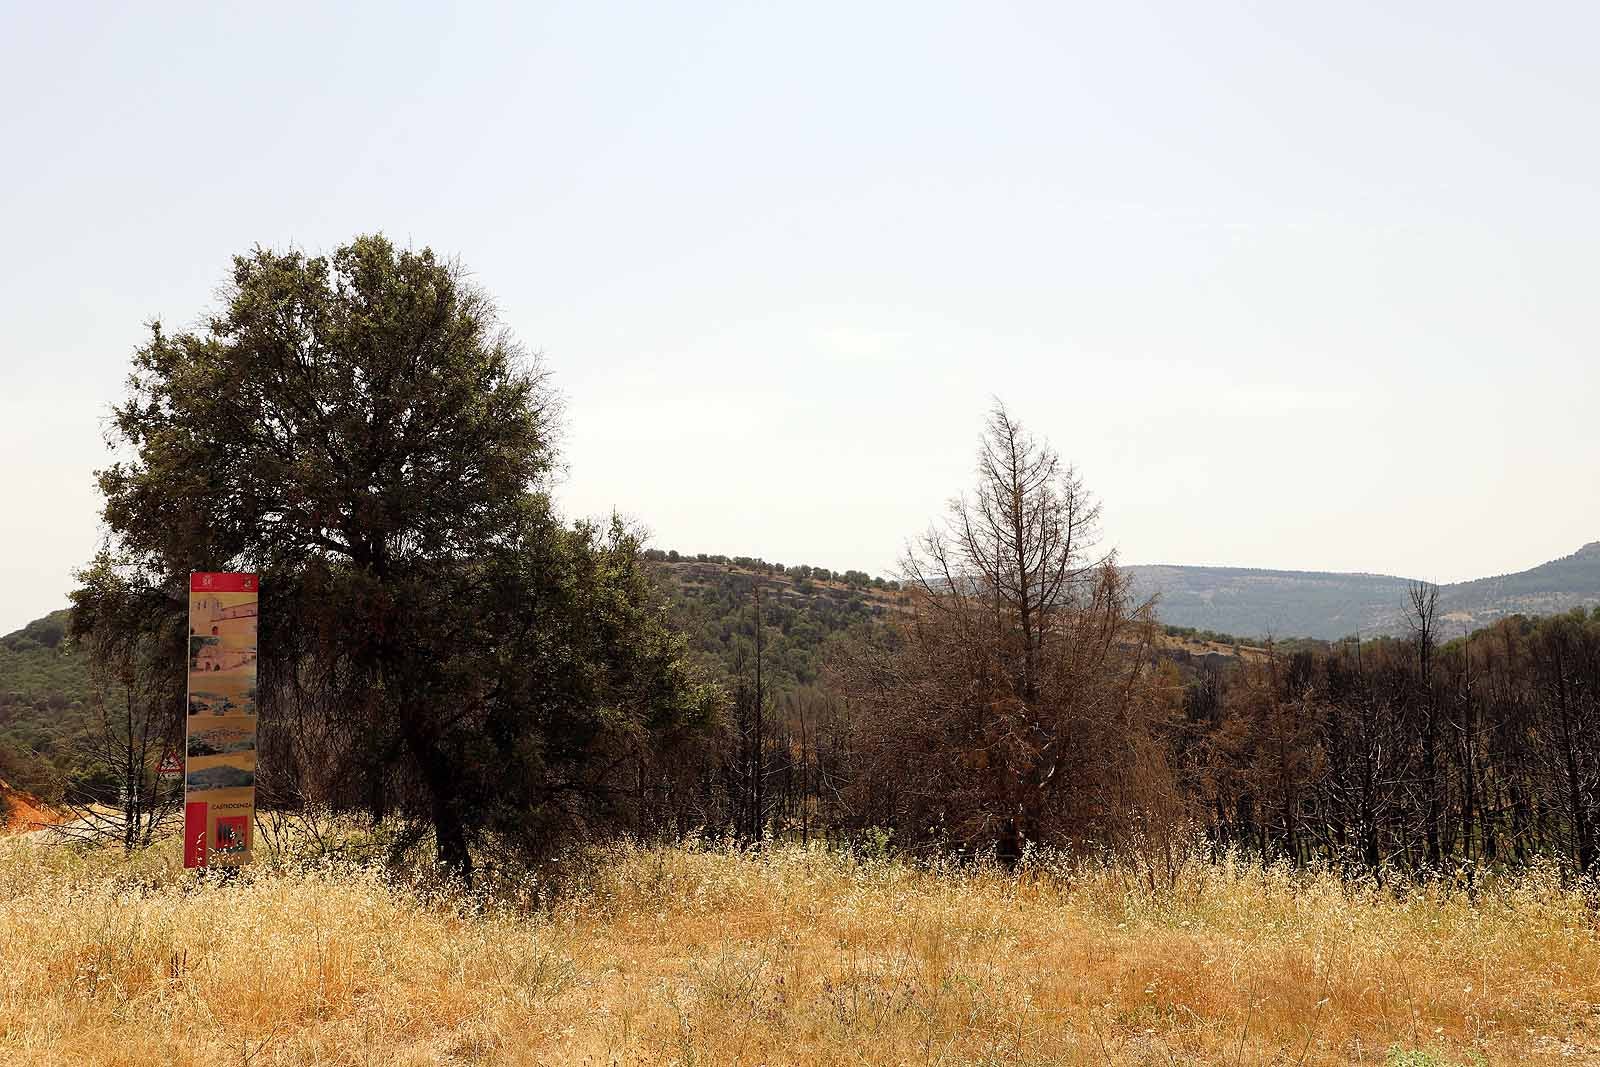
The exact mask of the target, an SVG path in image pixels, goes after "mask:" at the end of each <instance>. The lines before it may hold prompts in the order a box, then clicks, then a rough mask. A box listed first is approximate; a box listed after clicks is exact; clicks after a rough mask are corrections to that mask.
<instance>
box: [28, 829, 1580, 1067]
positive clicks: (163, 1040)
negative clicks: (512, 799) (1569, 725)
mask: <svg viewBox="0 0 1600 1067" xmlns="http://www.w3.org/2000/svg"><path fill="white" fill-rule="evenodd" d="M175 856H176V853H175V849H174V848H172V847H163V848H161V849H157V850H152V851H151V852H150V853H147V854H145V855H142V856H136V857H134V858H132V859H131V860H125V859H122V858H120V857H115V856H108V855H83V854H79V853H74V852H72V851H70V850H67V849H62V848H46V847H42V846H39V845H36V844H30V843H26V842H21V841H9V842H0V961H3V965H0V1063H4V1064H7V1065H11V1067H23V1065H29V1067H32V1065H40V1067H43V1065H50V1067H57V1065H62V1064H105V1065H110V1064H118V1065H140V1067H143V1065H155V1064H173V1065H189V1064H232V1065H240V1067H244V1065H251V1067H267V1065H272V1064H348V1065H383V1067H406V1065H412V1064H441V1063H442V1064H529V1065H531V1064H593V1065H609V1064H618V1065H622V1064H672V1063H676V1064H681V1065H689V1064H762V1063H765V1064H780V1063H781V1064H836V1063H838V1064H845V1063H849V1064H879V1063H882V1064H902V1063H904V1064H1056V1063H1062V1064H1080V1063H1081V1064H1286V1065H1287V1064H1346V1063H1368V1064H1404V1065H1408V1067H1420V1065H1435V1067H1442V1065H1447V1064H1478V1063H1489V1064H1542V1063H1549V1064H1557V1063H1559V1064H1572V1063H1594V1062H1600V1014H1597V1013H1600V937H1597V929H1596V919H1595V915H1594V914H1593V913H1592V912H1591V911H1590V910H1589V909H1588V908H1587V907H1586V904H1585V901H1584V900H1583V898H1582V897H1581V896H1579V895H1578V894H1576V893H1574V892H1571V891H1567V890H1564V889H1562V888H1561V887H1560V886H1559V884H1558V883H1557V881H1556V880H1555V879H1553V878H1551V877H1549V876H1546V875H1540V874H1533V875H1529V876H1525V877H1523V878H1521V879H1520V880H1518V881H1516V882H1515V883H1506V884H1499V885H1495V886H1493V887H1492V888H1491V889H1489V890H1487V891H1485V892H1483V893H1481V894H1480V895H1479V898H1478V900H1477V901H1476V902H1472V901H1469V900H1468V899H1467V898H1466V896H1465V895H1464V894H1461V893H1459V892H1445V891H1423V892H1416V893H1413V894H1410V895H1407V896H1404V897H1401V898H1396V897H1394V896H1392V895H1389V894H1386V893H1384V892H1382V891H1380V890H1376V889H1372V888H1357V889H1351V888H1349V887H1347V886H1344V885H1341V884H1340V883H1339V882H1338V881H1337V880H1336V879H1334V878H1332V877H1329V876H1296V875H1294V874H1292V873H1290V872H1287V871H1281V870H1269V871H1262V870H1260V869H1259V868H1255V867H1251V866H1249V865H1245V864H1233V865H1226V864H1225V865H1210V864H1203V863H1193V864H1190V865H1188V866H1186V867H1185V868H1184V869H1183V870H1182V872H1181V876H1180V878H1179V879H1178V884H1177V887H1176V889H1175V890H1172V891H1170V892H1152V891H1150V890H1149V889H1148V888H1145V887H1144V883H1143V882H1142V881H1141V880H1140V879H1138V878H1137V877H1135V876H1134V875H1133V874H1132V872H1128V871H1121V870H1118V869H1115V868H1107V867H1086V868H1082V869H1074V868H1071V867H1069V866H1067V865H1065V864H1057V865H1054V866H1053V867H1052V866H1051V865H1041V866H1040V867H1039V868H1038V869H1035V870H1033V871H1032V872H1031V873H1028V874H1025V875H1023V876H1022V877H1020V878H1018V877H1016V876H1008V875H1005V874H1003V873H1001V872H998V871H995V870H990V869H983V868H976V869H973V868H968V869H966V870H962V871H946V872H928V871H923V870H917V869H912V868H908V867H906V866H902V865H898V864H895V863H892V862H886V861H876V860H874V861H865V860H856V859H852V858H850V857H847V856H841V855H838V854H836V853H830V852H827V851H824V850H820V849H815V848H813V849H809V850H807V849H801V848H798V847H779V848H775V849H773V850H771V851H769V852H768V853H767V854H765V855H762V856H759V857H753V856H748V855H744V854H740V853H737V852H728V851H719V850H715V849H689V848H678V849H655V850H653V849H642V848H627V847H619V848H614V849H610V850H607V851H605V852H603V853H599V854H596V855H591V856H589V857H586V858H584V859H582V860H580V861H578V862H576V863H575V864H572V865H571V867H572V871H571V873H569V874H567V875H566V876H565V877H564V879H563V881H564V888H563V891H562V892H561V894H560V895H559V896H558V897H556V898H555V899H554V901H553V902H546V903H543V904H540V905H539V906H532V905H531V904H529V903H526V902H524V903H521V904H517V903H514V902H513V903H506V902H504V898H501V899H500V900H499V901H498V902H485V901H484V900H483V899H473V898H464V897H461V896H454V897H451V896H439V895H437V894H428V893H423V892H419V891H417V890H415V889H411V888H406V887H405V886H403V885H399V884H396V883H395V881H394V880H393V879H389V878H385V877H384V876H383V875H382V874H380V873H379V872H377V871H376V870H361V869H350V868H335V867H331V866H329V867H322V868H320V869H319V868H317V867H314V866H313V867H298V868H293V869H291V868H286V867H279V868H276V869H275V868H273V867H272V866H271V865H269V864H263V865H261V866H259V867H257V868H256V869H254V870H252V871H249V872H247V873H245V874H243V875H242V876H240V877H238V878H235V879H233V880H231V881H227V882H224V881H221V880H217V879H207V880H205V881H203V882H198V883H197V881H196V880H195V879H194V878H193V877H192V876H185V874H184V872H183V871H182V870H181V869H175Z"/></svg>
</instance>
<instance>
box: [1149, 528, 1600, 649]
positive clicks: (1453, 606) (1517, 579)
mask: <svg viewBox="0 0 1600 1067" xmlns="http://www.w3.org/2000/svg"><path fill="white" fill-rule="evenodd" d="M1127 569H1128V571H1129V572H1130V573H1132V575H1133V577H1134V583H1135V589H1136V590H1137V592H1138V594H1139V595H1140V596H1141V597H1143V596H1150V595H1154V594H1159V597H1160V600H1159V603H1158V608H1157V611H1158V613H1159V614H1160V616H1161V619H1162V621H1163V622H1165V623H1167V624H1169V625H1173V626H1185V627H1194V628H1199V629H1208V630H1217V631H1222V632H1225V633H1235V634H1250V635H1263V634H1272V635H1274V636H1278V637H1314V638H1320V639H1323V640H1333V639H1336V638H1340V637H1346V636H1349V635H1350V634H1352V633H1355V632H1357V631H1360V633H1361V634H1362V635H1363V636H1376V635H1380V634H1398V633H1401V632H1403V631H1404V630H1405V605H1406V588H1407V586H1408V585H1409V584H1410V582H1411V581H1412V579H1409V578H1400V577H1396V576H1393V575H1387V574H1340V573H1333V572H1323V571H1272V570H1255V569H1252V568H1245V567H1180V566H1166V565H1136V566H1131V567H1128V568H1127ZM1439 604H1440V608H1441V610H1442V611H1443V613H1444V616H1445V619H1446V621H1447V624H1448V626H1449V627H1450V629H1452V630H1455V629H1469V630H1470V629H1476V628H1478V627H1482V626H1487V625H1489V624H1491V623H1493V622H1494V621H1495V620H1496V619H1499V618H1503V617H1505V616H1507V615H1515V614H1519V613H1520V614H1524V615H1549V614H1554V613H1556V612H1561V611H1567V610H1570V609H1571V608H1576V607H1592V606H1594V605H1596V604H1600V541H1596V542H1592V543H1590V544H1587V545H1585V546H1583V547H1582V548H1580V549H1579V550H1578V551H1577V552H1574V553H1573V554H1572V555H1570V556H1564V557H1562V558H1561V559H1556V560H1551V561H1550V562H1548V563H1543V564H1540V565H1539V566H1537V567H1533V568H1530V569H1528V570H1525V571H1519V572H1517V573H1515V574H1503V575H1499V576H1496V577H1493V578H1479V579H1475V580H1473V581H1467V582H1456V583H1453V584H1449V585H1442V586H1440V587H1439Z"/></svg>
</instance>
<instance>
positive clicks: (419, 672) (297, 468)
mask: <svg viewBox="0 0 1600 1067" xmlns="http://www.w3.org/2000/svg"><path fill="white" fill-rule="evenodd" d="M557 413H558V400H557V396H556V394H555V393H554V391H553V390H552V389H551V388H550V385H549V382H548V380H547V374H546V372H545V370H544V369H543V367H542V365H541V364H540V362H539V361H538V360H537V359H536V358H534V357H533V356H531V355H530V354H529V353H528V352H527V351H526V350H525V349H524V348H523V347H522V346H521V345H520V344H519V343H518V342H517V341H516V340H515V338H514V337H513V336H512V335H511V333H510V332H509V331H508V330H507V329H506V328H505V327H504V326H503V324H502V323H501V322H500V320H499V318H498V315H497V313H496V309H495V306H494V304H493V302H492V301H491V300H490V299H489V297H488V296H487V295H486V293H485V292H484V291H483V290H482V289H480V288H478V287H477V286H475V285H473V284H472V283H471V282H470V281H469V280H468V278H467V275H466V272H465V271H464V270H463V269H462V268H461V267H460V266H459V265H458V264H455V263H452V262H447V261H444V260H441V259H440V258H438V257H437V256H435V254H434V253H433V252H432V251H431V250H428V249H423V250H422V251H411V250H407V249H399V248H396V247H395V246H394V245H393V244H392V243H391V242H390V241H388V240H387V239H385V238H384V237H382V236H364V237H359V238H357V239H355V240H354V241H352V242H351V243H350V244H348V245H345V246H343V247H341V248H339V249H337V250H336V251H335V252H334V253H333V254H332V255H331V256H328V257H307V256H306V255H304V254H303V253H301V252H298V251H289V252H277V251H272V250H268V249H263V248H257V249H255V250H254V251H253V252H251V253H250V254H248V255H242V256H239V257H236V258H235V260H234V266H233V272H232V278H231V282H230V284H229V286H228V287H227V289H226V291H225V293H224V300H223V305H222V307H221V308H220V310H218V311H217V312H216V313H215V314H213V315H211V316H210V317H208V318H207V319H205V321H204V322H203V324H202V325H201V326H200V327H198V328H196V329H192V330H185V331H181V332H176V333H170V332H168V331H167V330H165V329H164V328H163V327H162V326H161V324H159V323H156V324H153V325H152V326H151V328H150V337H149V340H148V342H147V343H146V344H145V345H144V346H143V347H141V348H140V349H139V350H138V351H137V353H136V354H135V357H134V370H133V373H132V375H131V376H130V378H129V383H128V395H127V399H126V400H125V402H124V403H122V404H121V405H119V406H117V407H116V408H115V409H114V421H113V425H112V430H111V434H110V438H111V440H110V444H111V446H112V447H113V448H114V449H115V450H117V451H118V453H119V459H118V460H117V462H115V463H113V464H112V465H111V466H110V467H108V468H107V469H106V470H104V471H102V472H100V474H99V482H100V488H101V491H102V493H103V494H104V497H105V509H104V515H105V519H106V522H107V524H108V526H109V527H110V529H111V531H112V544H111V545H110V546H109V550H108V555H107V559H106V561H105V562H106V563H107V564H108V565H111V566H114V567H116V568H117V569H118V571H119V573H120V574H121V575H123V577H124V579H125V580H124V582H123V584H122V585H121V586H119V588H125V589H128V590H131V591H134V592H138V591H140V590H151V589H155V590H160V591H162V592H164V593H165V594H166V599H167V602H168V603H169V604H171V605H174V606H176V605H178V604H179V603H180V602H181V595H182V594H181V590H182V589H183V588H185V586H184V582H183V578H184V575H185V574H186V572H188V571H191V570H229V569H248V570H255V571H258V572H259V573H260V574H261V584H262V590H263V596H262V607H261V616H260V633H261V642H262V658H261V664H262V666H261V678H262V699H261V706H262V710H263V724H262V733H263V739H262V745H263V748H264V749H275V751H273V753H272V754H273V755H275V756H276V757H277V758H276V759H273V760H271V761H270V762H269V766H275V767H277V768H278V769H279V771H278V773H276V774H273V773H270V772H269V773H267V774H265V775H264V776H263V777H262V778H261V779H260V780H261V782H262V784H263V787H264V788H272V787H274V784H275V785H276V788H278V789H280V790H281V791H283V793H284V796H283V797H280V798H279V799H280V800H289V801H306V800H312V801H327V802H330V803H335V804H339V805H344V806H361V807H365V808H367V809H368V810H370V811H371V812H372V813H373V814H374V815H387V814H400V815H403V816H405V817H406V818H407V820H408V821H409V822H410V823H412V824H413V825H414V826H416V827H418V828H419V829H420V828H422V827H426V828H428V829H431V830H432V831H433V833H434V834H435V836H436V840H437V845H438V849H439V854H440V856H441V858H442V859H443V860H445V861H446V862H448V863H450V864H452V865H453V866H455V867H457V868H459V869H461V870H462V871H469V870H470V867H471V855H470V846H471V844H472V843H473V841H474V840H478V839H480V838H481V835H482V834H483V833H486V832H497V833H501V834H506V835H511V836H517V835H521V836H524V837H529V835H527V834H526V833H524V831H525V830H526V829H527V827H528V826H532V825H540V826H546V827H556V826H560V827H565V828H567V829H569V830H570V829H574V828H581V827H582V826H583V825H585V824H586V821H589V820H592V819H594V818H597V817H602V816H604V815H605V814H607V813H614V812H615V811H616V805H615V803H614V801H615V799H616V797H615V792H616V791H615V789H614V788H612V785H613V781H614V780H615V779H616V778H617V777H618V776H619V775H620V774H621V773H622V771H623V770H624V769H627V770H630V771H633V772H635V773H634V774H633V777H632V780H633V781H635V782H637V781H638V780H640V778H639V773H640V772H641V767H640V766H639V764H638V760H639V759H641V758H643V757H642V754H643V753H644V752H645V750H646V747H647V746H641V745H639V744H638V741H639V739H640V738H641V737H644V736H646V735H652V734H669V733H671V732H673V731H676V730H680V729H688V728H692V727H694V726H695V725H696V724H704V723H705V722H706V721H707V720H708V719H709V717H710V716H711V715H712V714H713V712H714V707H715V701H716V699H717V694H716V692H715V691H714V690H713V689H711V688H710V687H709V686H707V685H705V684H704V683H702V682H701V681H700V680H699V679H698V677H697V676H695V674H694V672H693V671H692V670H691V669H690V668H689V667H688V665H687V663H686V660H685V658H684V648H683V642H682V640H681V638H678V637H677V636H675V635H674V634H672V633H671V632H670V631H669V630H668V629H667V628H666V627H665V624H664V622H663V621H662V618H661V616H660V613H659V612H658V611H655V610H654V609H653V608H652V607H651V606H650V604H649V600H650V596H651V587H650V584H649V583H648V582H646V581H644V580H643V579H642V578H641V577H640V575H639V570H638V568H639V562H638V558H637V557H638V553H639V544H638V540H637V538H636V537H634V536H632V535H631V534H629V533H628V531H626V530H625V529H624V528H622V527H621V525H620V524H615V525H614V526H613V528H612V529H611V530H609V531H600V530H597V529H595V528H593V527H591V526H588V525H579V526H577V527H575V528H574V527H569V526H567V525H565V524H564V523H563V522H561V521H560V520H559V519H558V518H557V517H556V515H555V514H554V512H553V510H552V507H551V504H550V501H549V497H548V494H547V493H546V492H545V487H544V480H545V478H546V476H547V474H548V473H549V471H550V470H551V468H552V465H553V463H554V462H555V447H554V438H555V432H556V428H557V422H556V419H557ZM100 585H101V587H103V586H104V583H100ZM85 588H86V590H89V589H91V588H93V586H86V587H85ZM83 599H84V598H83V597H81V596H80V601H82V600H83ZM169 614H170V615H171V618H169V619H166V620H165V621H164V622H163V623H157V622H154V621H152V623H151V624H152V625H182V624H181V621H178V620H179V619H180V617H181V614H180V612H179V611H178V610H176V607H175V610H174V611H172V612H169ZM94 618H101V619H118V618H124V616H123V615H122V614H119V613H117V612H112V611H108V610H102V611H98V612H92V613H85V614H84V616H83V619H82V622H81V624H80V625H81V626H83V627H85V628H86V627H89V626H92V625H93V619H94ZM143 618H145V619H147V620H152V619H153V615H152V614H150V613H147V614H146V615H145V616H143ZM174 669H176V667H174ZM291 725H292V728H291ZM624 765H626V768H625V767H624ZM488 793H493V794H494V797H493V800H494V802H493V803H488V802H487V799H488V798H487V796H486V795H485V794H488ZM533 836H537V837H539V839H540V840H546V841H547V840H548V835H533ZM529 839H530V840H531V839H532V838H531V837H529Z"/></svg>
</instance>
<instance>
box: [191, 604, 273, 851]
mask: <svg viewBox="0 0 1600 1067" xmlns="http://www.w3.org/2000/svg"><path fill="white" fill-rule="evenodd" d="M259 594H260V590H259V588H258V583H257V580H256V576H255V575H254V574H241V573H228V574H218V573H208V572H199V573H195V574H191V575H190V576H189V650H188V673H189V699H188V705H189V706H188V713H187V715H186V716H185V718H186V721H187V724H188V725H187V729H186V730H185V738H184V775H183V865H184V866H185V867H206V866H221V865H226V866H234V865H238V864H243V863H249V862H250V848H251V844H252V841H251V837H252V834H253V830H254V826H255V803H256V607H257V602H258V599H259Z"/></svg>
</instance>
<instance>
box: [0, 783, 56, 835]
mask: <svg viewBox="0 0 1600 1067" xmlns="http://www.w3.org/2000/svg"><path fill="white" fill-rule="evenodd" d="M62 819H63V816H62V814H61V813H60V812H59V811H54V810H52V809H51V808H50V807H49V806H48V805H46V804H45V802H44V801H42V800H40V799H39V798H38V797H36V796H34V795H33V794H32V793H24V792H23V791H22V790H20V789H13V788H11V787H10V786H9V785H7V784H6V783H5V780H4V779H0V834H25V833H27V832H28V831H30V830H37V829H39V828H40V827H42V826H54V825H55V824H56V823H58V822H60V821H61V820H62Z"/></svg>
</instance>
